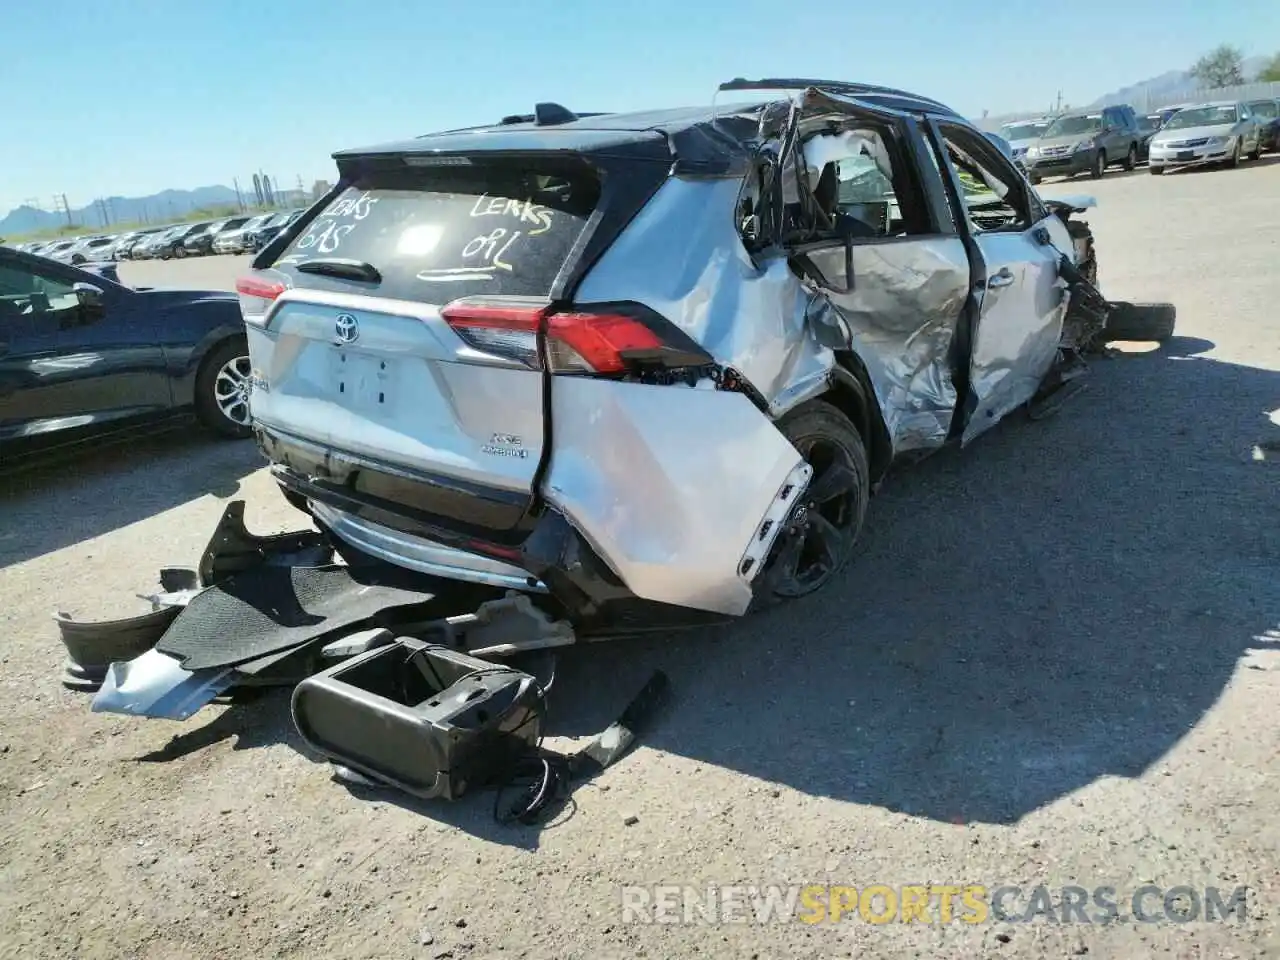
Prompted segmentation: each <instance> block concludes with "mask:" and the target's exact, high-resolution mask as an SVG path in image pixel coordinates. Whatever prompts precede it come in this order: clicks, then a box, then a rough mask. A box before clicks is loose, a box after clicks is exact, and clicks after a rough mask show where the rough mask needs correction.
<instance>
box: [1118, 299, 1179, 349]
mask: <svg viewBox="0 0 1280 960" xmlns="http://www.w3.org/2000/svg"><path fill="white" fill-rule="evenodd" d="M1177 316H1178V311H1177V308H1175V307H1174V305H1173V304H1172V303H1129V302H1128V301H1125V300H1115V301H1113V302H1112V303H1111V312H1110V314H1109V315H1108V316H1107V326H1106V328H1105V329H1104V330H1103V332H1102V337H1101V338H1100V339H1102V340H1131V341H1148V340H1154V341H1157V342H1163V341H1165V340H1168V339H1169V338H1170V337H1172V336H1173V328H1174V326H1175V323H1176V321H1177Z"/></svg>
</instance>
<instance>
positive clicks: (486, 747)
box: [293, 637, 546, 800]
mask: <svg viewBox="0 0 1280 960" xmlns="http://www.w3.org/2000/svg"><path fill="white" fill-rule="evenodd" d="M545 709H546V707H545V700H544V696H543V692H542V688H541V687H540V686H539V685H538V684H537V682H536V681H535V680H534V678H533V677H532V676H530V675H529V674H527V673H523V672H521V671H519V670H516V669H514V668H511V667H504V666H499V665H495V664H493V663H490V662H488V661H485V660H480V659H477V658H476V657H471V656H468V655H467V654H464V653H460V652H458V651H456V650H449V649H446V648H444V647H440V646H436V645H432V644H427V643H423V642H422V641H419V640H414V639H411V638H408V637H401V638H399V639H398V640H396V641H395V642H394V643H391V644H388V645H384V646H380V647H377V648H375V649H373V650H370V651H369V652H368V653H365V654H361V655H359V656H357V657H354V658H352V659H351V660H348V661H346V662H344V663H341V664H338V665H337V666H335V667H331V668H330V669H328V670H325V671H323V672H321V673H318V674H316V675H315V676H313V677H309V678H308V679H306V680H304V681H302V683H300V684H298V686H297V688H296V689H295V690H294V692H293V719H294V723H295V724H296V725H297V728H298V732H299V733H300V734H301V735H302V738H303V740H305V741H306V742H307V744H308V745H309V746H310V747H312V748H313V749H314V750H316V751H317V752H318V753H321V754H323V755H324V756H325V757H327V758H329V759H330V760H332V761H333V762H335V763H337V764H339V765H340V766H343V767H346V768H348V769H350V770H354V771H356V772H357V773H360V774H363V775H364V776H366V777H370V778H372V779H374V780H376V781H378V782H380V783H384V784H387V785H390V786H393V787H396V788H398V789H400V790H403V791H405V792H406V793H410V794H413V795H414V796H417V797H423V798H427V799H430V798H435V797H442V798H444V799H448V800H454V799H457V798H458V797H460V796H462V794H463V793H465V792H466V791H467V790H468V789H470V788H471V787H473V786H476V787H480V786H485V785H488V784H490V783H491V782H493V781H494V780H495V779H496V778H499V777H501V776H502V775H503V774H504V773H506V772H508V771H509V770H510V769H512V768H513V767H514V765H515V764H516V762H517V761H518V760H519V759H520V758H521V757H522V756H525V755H527V754H528V753H529V752H530V751H532V750H533V749H534V748H535V747H536V746H537V744H538V741H539V738H540V737H541V733H542V722H543V716H544V713H545Z"/></svg>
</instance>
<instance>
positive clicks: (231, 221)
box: [182, 217, 249, 257]
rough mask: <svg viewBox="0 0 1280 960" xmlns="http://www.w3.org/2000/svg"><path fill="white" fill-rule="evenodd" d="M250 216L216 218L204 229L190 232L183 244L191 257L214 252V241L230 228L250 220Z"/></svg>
mask: <svg viewBox="0 0 1280 960" xmlns="http://www.w3.org/2000/svg"><path fill="white" fill-rule="evenodd" d="M248 219H249V218H248V217H228V218H226V219H223V220H215V221H213V223H210V224H207V225H206V226H205V228H204V229H203V230H197V231H195V232H193V233H190V234H188V235H187V236H186V237H185V238H184V239H183V241H182V246H183V248H184V249H185V250H186V252H187V256H189V257H200V256H204V255H206V254H210V253H213V242H214V241H215V240H216V239H217V238H218V237H219V236H220V235H221V234H223V233H225V232H227V231H230V230H238V229H240V227H243V226H244V225H245V223H246V222H247V221H248Z"/></svg>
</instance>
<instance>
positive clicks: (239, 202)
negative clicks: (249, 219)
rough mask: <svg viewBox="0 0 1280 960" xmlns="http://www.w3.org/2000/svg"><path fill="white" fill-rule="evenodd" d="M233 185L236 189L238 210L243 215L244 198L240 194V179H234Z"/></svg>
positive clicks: (232, 180)
mask: <svg viewBox="0 0 1280 960" xmlns="http://www.w3.org/2000/svg"><path fill="white" fill-rule="evenodd" d="M231 184H232V186H234V187H235V188H236V208H237V209H239V211H240V212H241V213H244V197H243V196H242V195H241V193H240V178H239V177H232V178H231Z"/></svg>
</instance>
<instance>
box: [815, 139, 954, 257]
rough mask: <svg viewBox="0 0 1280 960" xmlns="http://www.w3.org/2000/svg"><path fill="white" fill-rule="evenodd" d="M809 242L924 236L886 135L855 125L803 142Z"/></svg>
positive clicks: (902, 163)
mask: <svg viewBox="0 0 1280 960" xmlns="http://www.w3.org/2000/svg"><path fill="white" fill-rule="evenodd" d="M803 156H804V165H805V170H806V173H807V177H808V186H809V189H810V190H811V191H812V194H813V198H814V204H813V206H814V208H815V220H816V221H817V222H816V223H815V225H814V227H815V239H823V238H825V237H843V236H852V237H853V238H854V239H855V240H863V241H868V240H879V239H891V238H896V237H905V236H911V235H918V234H923V233H928V232H930V231H929V228H928V224H927V220H922V215H923V206H922V202H921V197H920V194H919V189H918V187H917V186H916V178H915V177H914V176H912V175H911V171H910V167H909V166H908V163H907V161H906V159H905V157H904V156H903V154H902V151H901V149H900V148H899V145H898V143H897V141H896V139H895V138H894V136H893V134H892V132H891V131H889V130H887V129H883V130H882V129H877V128H873V127H858V128H854V129H849V130H843V131H840V132H837V133H821V134H818V135H816V136H813V137H811V138H809V139H808V140H806V141H805V143H804V146H803Z"/></svg>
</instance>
